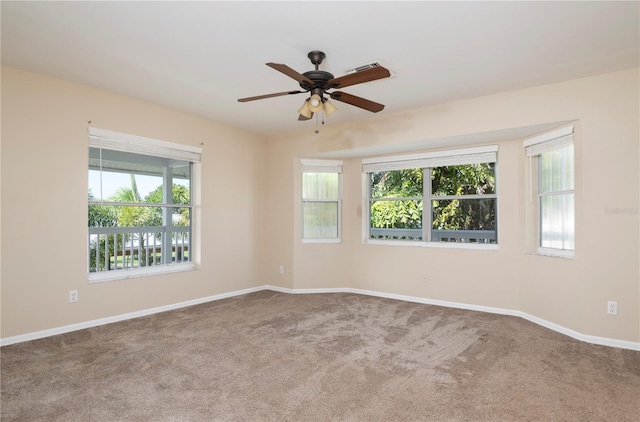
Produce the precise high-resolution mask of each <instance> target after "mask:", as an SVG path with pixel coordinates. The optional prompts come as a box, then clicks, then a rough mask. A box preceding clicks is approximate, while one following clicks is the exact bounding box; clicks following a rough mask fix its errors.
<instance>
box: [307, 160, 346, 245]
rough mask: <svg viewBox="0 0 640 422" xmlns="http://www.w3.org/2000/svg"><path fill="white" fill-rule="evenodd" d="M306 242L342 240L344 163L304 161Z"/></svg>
mask: <svg viewBox="0 0 640 422" xmlns="http://www.w3.org/2000/svg"><path fill="white" fill-rule="evenodd" d="M301 164H302V239H303V241H305V242H339V241H340V202H341V200H340V198H341V190H342V188H341V174H342V161H334V160H301Z"/></svg>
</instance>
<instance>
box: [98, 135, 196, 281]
mask: <svg viewBox="0 0 640 422" xmlns="http://www.w3.org/2000/svg"><path fill="white" fill-rule="evenodd" d="M199 160H200V148H194V147H188V146H185V145H179V144H171V143H167V142H162V141H156V140H152V139H146V138H140V137H135V136H131V135H125V134H118V133H115V132H108V131H104V130H99V129H93V128H92V129H91V130H90V137H89V173H88V176H89V192H88V205H89V207H88V208H89V213H88V258H87V260H88V272H89V279H90V280H101V279H112V278H126V277H130V276H139V275H143V274H146V273H158V272H168V271H176V270H183V269H190V268H193V262H192V261H193V259H192V257H193V242H191V239H192V209H193V200H192V190H193V177H192V175H193V170H192V168H193V164H194V163H197V162H199Z"/></svg>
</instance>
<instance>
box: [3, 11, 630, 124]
mask: <svg viewBox="0 0 640 422" xmlns="http://www.w3.org/2000/svg"><path fill="white" fill-rule="evenodd" d="M639 5H640V3H639V2H636V1H631V2H610V1H604V2H573V1H570V2H398V1H389V2H383V1H378V2H362V1H358V2H326V1H323V2H266V1H265V2H203V1H200V2H180V1H176V2H149V1H140V2H133V1H126V2H89V1H87V2H55V1H45V2H8V1H2V5H1V13H2V14H1V19H2V22H1V24H2V38H1V41H2V64H3V65H7V66H13V67H18V68H22V69H26V70H31V71H34V72H38V73H42V74H46V75H51V76H54V77H58V78H61V79H65V80H69V81H72V82H76V83H80V84H85V85H89V86H94V87H97V88H100V89H104V90H108V91H112V92H115V93H119V94H123V95H127V96H129V97H134V98H138V99H142V100H146V101H149V102H152V103H157V104H161V105H164V106H167V107H171V108H174V109H179V110H183V111H186V112H189V113H193V114H196V115H199V116H203V117H206V118H210V119H212V120H216V121H220V122H224V123H227V124H229V125H232V126H236V127H240V128H244V129H247V130H250V131H253V132H257V133H262V134H265V135H274V134H281V133H289V132H294V131H300V130H306V129H311V128H313V127H314V126H315V122H314V121H313V120H312V121H307V122H299V121H298V120H297V117H298V114H297V109H298V107H299V106H300V105H301V104H302V101H303V100H304V98H305V96H304V95H303V94H299V95H290V96H283V97H276V98H270V99H264V100H260V101H254V102H249V103H239V102H237V99H238V98H241V97H250V96H255V95H261V94H269V93H273V92H281V91H289V90H297V89H299V86H298V84H297V82H296V81H295V80H293V79H290V78H288V77H287V76H285V75H283V74H282V73H279V72H277V71H275V70H273V69H271V68H269V67H267V66H265V63H266V62H276V63H284V64H286V65H288V66H290V67H291V68H293V69H295V70H297V71H298V72H300V73H303V72H306V71H308V70H311V69H313V65H312V64H311V63H310V62H309V60H308V59H307V53H308V52H309V51H311V50H322V51H324V52H325V53H326V54H327V58H326V60H325V62H324V63H323V64H322V65H321V66H320V68H321V69H323V70H327V71H329V72H331V73H333V74H334V75H335V76H336V77H338V76H342V75H343V71H344V70H346V69H348V68H351V67H355V66H357V65H360V64H363V63H367V62H370V61H374V60H377V61H379V62H381V63H382V64H383V65H384V66H386V67H387V68H389V69H390V70H391V71H392V73H394V74H395V77H394V78H389V79H382V80H378V81H374V82H369V83H365V84H361V85H357V86H351V87H348V88H345V89H344V91H345V92H348V93H350V94H354V95H358V96H361V97H365V98H367V99H370V100H373V101H376V102H380V103H383V104H385V105H386V108H385V109H384V110H383V111H382V112H380V113H378V114H391V113H397V112H400V111H404V110H409V109H415V108H420V107H425V106H429V105H434V104H439V103H444V102H449V101H454V100H459V99H464V98H471V97H477V96H482V95H487V94H492V93H496V92H502V91H508V90H513V89H518V88H524V87H529V86H535V85H540V84H546V83H552V82H558V81H562V80H567V79H574V78H579V77H584V76H589V75H594V74H599V73H606V72H612V71H617V70H622V69H627V68H632V67H637V66H638V65H639V50H640V43H639V39H640V33H639V26H640V24H639V22H640V15H639V14H640V12H639ZM335 104H336V105H337V106H338V108H339V111H338V112H336V113H335V114H333V115H332V116H331V117H329V118H327V120H326V124H335V123H340V122H346V121H353V120H358V119H366V118H369V117H371V116H373V114H372V113H370V112H368V111H364V110H360V109H358V108H355V107H353V106H350V105H347V104H344V103H338V102H335Z"/></svg>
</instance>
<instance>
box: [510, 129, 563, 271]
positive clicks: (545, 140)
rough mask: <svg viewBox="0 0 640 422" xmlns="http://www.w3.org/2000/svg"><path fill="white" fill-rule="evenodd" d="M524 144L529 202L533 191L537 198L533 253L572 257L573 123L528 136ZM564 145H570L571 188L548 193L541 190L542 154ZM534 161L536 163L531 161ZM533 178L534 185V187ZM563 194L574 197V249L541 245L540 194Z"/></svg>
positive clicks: (545, 195) (547, 195) (548, 195)
mask: <svg viewBox="0 0 640 422" xmlns="http://www.w3.org/2000/svg"><path fill="white" fill-rule="evenodd" d="M523 146H524V147H525V153H526V155H527V157H528V158H529V184H530V186H529V190H530V201H533V196H534V192H535V197H536V204H535V209H536V213H535V215H536V217H535V220H536V222H535V224H536V252H537V254H539V255H543V256H551V257H558V258H569V259H573V258H575V246H576V240H575V216H576V212H575V191H576V186H575V183H576V180H575V142H574V127H573V125H570V126H566V127H562V128H559V129H555V130H553V131H550V132H547V133H544V134H541V135H537V136H534V137H532V138H530V139H527V140H525V141H524V142H523ZM567 146H571V147H573V154H572V155H573V163H572V167H573V175H572V179H573V188H572V189H562V190H550V191H548V192H541V186H542V169H541V165H542V159H541V156H542V154H544V153H546V152H552V151H558V150H560V149H562V148H565V147H567ZM534 160H535V164H534V163H533V161H534ZM534 168H535V170H536V177H535V178H534V176H533V170H534ZM534 180H535V186H534ZM564 195H572V196H573V233H574V240H573V243H574V247H573V249H564V248H553V247H549V246H542V228H543V224H542V223H543V216H542V198H543V197H551V196H564ZM566 234H567V232H566V231H564V230H563V232H562V236H563V239H564V237H565V236H566Z"/></svg>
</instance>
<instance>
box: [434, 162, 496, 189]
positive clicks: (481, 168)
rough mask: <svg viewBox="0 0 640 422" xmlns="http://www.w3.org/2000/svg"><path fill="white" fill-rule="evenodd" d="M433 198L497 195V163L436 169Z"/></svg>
mask: <svg viewBox="0 0 640 422" xmlns="http://www.w3.org/2000/svg"><path fill="white" fill-rule="evenodd" d="M431 192H432V194H433V196H460V195H487V194H495V193H496V176H495V163H480V164H465V165H460V166H445V167H435V168H434V169H433V170H432V171H431Z"/></svg>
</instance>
